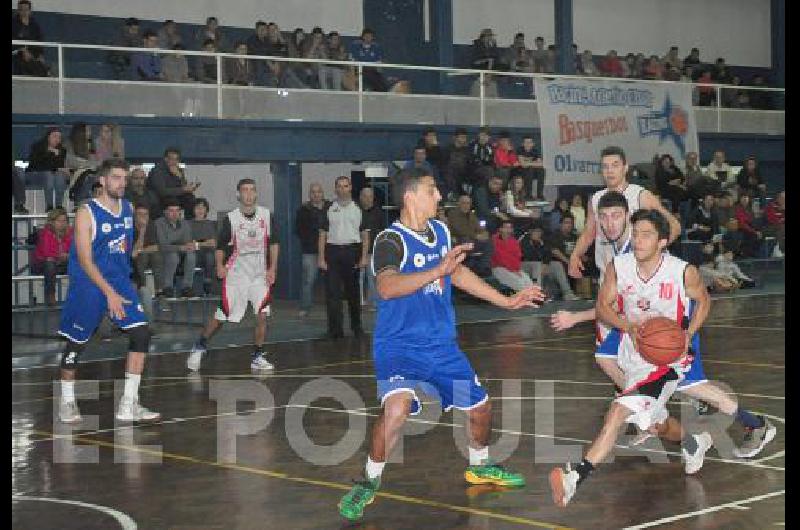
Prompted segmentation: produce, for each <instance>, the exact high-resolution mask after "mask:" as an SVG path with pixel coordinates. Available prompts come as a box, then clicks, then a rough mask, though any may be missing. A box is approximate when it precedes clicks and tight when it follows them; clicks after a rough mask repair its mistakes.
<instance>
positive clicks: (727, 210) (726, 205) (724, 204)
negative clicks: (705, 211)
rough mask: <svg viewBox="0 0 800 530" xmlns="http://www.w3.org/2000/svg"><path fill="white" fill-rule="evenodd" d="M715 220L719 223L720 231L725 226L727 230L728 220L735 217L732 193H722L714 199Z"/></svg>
mask: <svg viewBox="0 0 800 530" xmlns="http://www.w3.org/2000/svg"><path fill="white" fill-rule="evenodd" d="M712 213H713V214H714V221H715V222H716V223H717V226H718V227H719V229H720V231H721V230H722V229H723V228H725V229H726V230H727V226H728V221H730V220H731V219H733V202H732V199H731V195H730V193H724V192H723V193H720V194H719V195H718V196H715V199H714V209H713V212H712Z"/></svg>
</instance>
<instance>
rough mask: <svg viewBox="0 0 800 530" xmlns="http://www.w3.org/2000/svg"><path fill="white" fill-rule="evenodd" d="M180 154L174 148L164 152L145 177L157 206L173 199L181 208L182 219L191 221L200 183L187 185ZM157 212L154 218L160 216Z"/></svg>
mask: <svg viewBox="0 0 800 530" xmlns="http://www.w3.org/2000/svg"><path fill="white" fill-rule="evenodd" d="M180 162H181V152H180V150H179V149H177V148H175V147H168V148H167V149H165V150H164V158H163V160H160V161H159V162H158V163H157V164H156V165H155V166H154V167H153V169H151V170H150V174H149V175H148V176H147V187H148V188H149V189H151V190H153V192H154V193H155V195H156V198H157V199H158V204H159V205H160V206H162V207H163V206H164V205H165V204H166V201H167V199H174V200H176V201H178V204H179V205H180V206H181V207H182V208H183V213H184V217H185V218H186V219H191V218H192V216H193V215H194V201H195V197H194V192H195V190H196V189H197V188H198V187H200V183H199V182H196V183H194V184H189V183H188V182H187V181H186V176H185V175H184V172H183V169H181V167H180ZM160 215H161V212H158V215H156V217H158V216H160Z"/></svg>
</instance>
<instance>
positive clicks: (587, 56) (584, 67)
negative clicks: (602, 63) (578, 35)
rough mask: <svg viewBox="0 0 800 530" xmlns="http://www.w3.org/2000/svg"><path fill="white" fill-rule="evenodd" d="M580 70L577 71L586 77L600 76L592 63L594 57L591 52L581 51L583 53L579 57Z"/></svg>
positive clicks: (598, 70)
mask: <svg viewBox="0 0 800 530" xmlns="http://www.w3.org/2000/svg"><path fill="white" fill-rule="evenodd" d="M579 64H580V70H578V71H579V72H580V73H582V74H583V75H588V76H595V77H597V76H599V75H600V74H601V72H600V69H599V68H597V65H596V64H595V63H594V56H593V55H592V50H583V53H582V54H581V56H580V63H579Z"/></svg>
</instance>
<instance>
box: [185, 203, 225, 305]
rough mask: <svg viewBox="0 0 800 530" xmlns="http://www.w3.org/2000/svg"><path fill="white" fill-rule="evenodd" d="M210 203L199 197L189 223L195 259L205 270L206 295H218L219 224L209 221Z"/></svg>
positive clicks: (204, 287)
mask: <svg viewBox="0 0 800 530" xmlns="http://www.w3.org/2000/svg"><path fill="white" fill-rule="evenodd" d="M208 210H209V205H208V201H207V200H205V199H204V198H202V197H198V198H197V199H196V200H195V202H194V219H192V220H191V221H189V226H190V227H191V232H192V240H193V241H194V242H195V243H196V245H195V249H196V251H197V256H196V258H195V260H196V262H197V266H198V267H200V268H201V269H203V290H204V291H205V294H217V293H218V292H219V289H217V283H218V282H217V281H216V280H217V264H216V263H217V262H216V258H215V257H214V253H215V252H216V249H217V223H216V221H211V220H209V219H208Z"/></svg>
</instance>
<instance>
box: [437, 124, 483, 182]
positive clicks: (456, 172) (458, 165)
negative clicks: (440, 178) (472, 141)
mask: <svg viewBox="0 0 800 530" xmlns="http://www.w3.org/2000/svg"><path fill="white" fill-rule="evenodd" d="M426 152H427V151H426ZM444 158H445V160H446V161H447V163H446V165H445V168H444V181H445V183H446V184H447V189H448V190H450V191H452V192H455V193H456V195H461V194H462V193H466V194H467V195H469V194H470V193H471V192H472V185H473V180H472V173H471V171H470V152H469V146H468V145H467V131H466V129H462V128H458V129H456V132H455V134H454V135H453V143H452V145H451V146H450V147H449V148H448V149H447V152H446V153H445V155H444Z"/></svg>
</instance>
